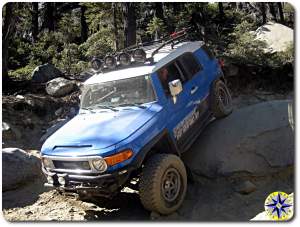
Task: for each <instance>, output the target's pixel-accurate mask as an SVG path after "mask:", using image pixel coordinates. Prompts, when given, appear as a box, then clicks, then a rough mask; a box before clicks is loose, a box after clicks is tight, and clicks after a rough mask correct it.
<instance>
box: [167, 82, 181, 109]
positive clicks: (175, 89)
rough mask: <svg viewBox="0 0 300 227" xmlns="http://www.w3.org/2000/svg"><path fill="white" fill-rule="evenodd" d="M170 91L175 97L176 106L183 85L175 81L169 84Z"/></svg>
mask: <svg viewBox="0 0 300 227" xmlns="http://www.w3.org/2000/svg"><path fill="white" fill-rule="evenodd" d="M169 90H170V93H171V95H172V97H173V101H174V104H175V103H176V96H177V95H178V94H179V93H180V92H182V83H181V81H180V80H173V81H171V82H169Z"/></svg>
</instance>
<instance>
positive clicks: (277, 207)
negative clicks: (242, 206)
mask: <svg viewBox="0 0 300 227" xmlns="http://www.w3.org/2000/svg"><path fill="white" fill-rule="evenodd" d="M265 210H266V213H267V215H268V216H269V217H270V218H271V219H272V220H276V221H277V220H278V221H283V220H289V219H290V218H291V217H292V216H293V197H292V196H289V195H288V194H286V193H284V192H273V193H271V194H270V195H269V196H268V197H267V199H266V201H265Z"/></svg>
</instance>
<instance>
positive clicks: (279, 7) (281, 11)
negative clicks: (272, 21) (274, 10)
mask: <svg viewBox="0 0 300 227" xmlns="http://www.w3.org/2000/svg"><path fill="white" fill-rule="evenodd" d="M277 6H278V11H279V17H280V23H282V24H284V15H283V10H282V3H281V2H277Z"/></svg>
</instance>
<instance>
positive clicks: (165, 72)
mask: <svg viewBox="0 0 300 227" xmlns="http://www.w3.org/2000/svg"><path fill="white" fill-rule="evenodd" d="M158 76H159V80H160V82H161V84H162V86H163V89H164V91H165V93H166V94H167V95H169V94H170V90H169V82H171V81H173V80H178V79H179V80H181V83H184V81H185V78H184V77H183V75H182V73H181V72H180V69H179V68H178V65H177V63H176V62H173V63H171V64H169V65H167V66H165V67H163V68H161V69H160V70H158Z"/></svg>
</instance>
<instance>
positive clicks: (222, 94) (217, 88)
mask: <svg viewBox="0 0 300 227" xmlns="http://www.w3.org/2000/svg"><path fill="white" fill-rule="evenodd" d="M211 101H212V112H213V114H214V116H215V117H216V118H222V117H226V116H228V115H229V114H231V112H232V109H233V107H232V99H231V95H230V92H229V89H228V87H227V86H226V84H225V83H224V82H223V81H221V80H218V81H217V82H215V84H214V87H213V90H212V100H211Z"/></svg>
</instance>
